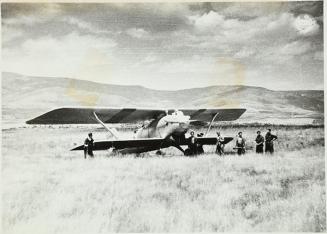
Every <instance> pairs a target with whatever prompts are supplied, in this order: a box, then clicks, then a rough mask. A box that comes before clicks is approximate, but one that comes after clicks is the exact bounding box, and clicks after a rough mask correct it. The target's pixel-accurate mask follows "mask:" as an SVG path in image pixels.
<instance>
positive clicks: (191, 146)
mask: <svg viewBox="0 0 327 234" xmlns="http://www.w3.org/2000/svg"><path fill="white" fill-rule="evenodd" d="M190 134H191V136H190V137H189V138H188V147H189V149H190V151H191V155H195V154H196V153H197V152H196V138H195V136H194V132H193V131H192V132H191V133H190Z"/></svg>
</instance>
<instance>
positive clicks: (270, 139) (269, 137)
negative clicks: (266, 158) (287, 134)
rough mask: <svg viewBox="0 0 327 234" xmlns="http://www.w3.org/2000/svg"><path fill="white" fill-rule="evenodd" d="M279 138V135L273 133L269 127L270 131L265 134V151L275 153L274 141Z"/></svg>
mask: <svg viewBox="0 0 327 234" xmlns="http://www.w3.org/2000/svg"><path fill="white" fill-rule="evenodd" d="M276 139H277V136H275V135H273V134H271V129H268V132H267V134H266V136H265V141H266V145H265V146H266V149H265V152H268V153H271V154H272V153H274V141H275V140H276Z"/></svg>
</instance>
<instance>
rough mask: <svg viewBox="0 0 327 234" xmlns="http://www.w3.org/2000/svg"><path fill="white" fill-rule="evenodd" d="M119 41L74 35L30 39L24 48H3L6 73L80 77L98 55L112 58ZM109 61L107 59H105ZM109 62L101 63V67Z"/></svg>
mask: <svg viewBox="0 0 327 234" xmlns="http://www.w3.org/2000/svg"><path fill="white" fill-rule="evenodd" d="M115 45H116V44H115V42H113V41H112V40H110V39H108V38H100V37H94V36H90V35H80V34H78V33H75V32H73V33H71V34H68V35H66V36H62V37H59V38H52V37H49V36H46V37H41V38H37V39H29V40H26V41H25V42H24V43H23V44H22V45H21V46H20V47H19V46H17V47H16V46H15V47H9V48H4V49H3V51H2V52H3V60H2V61H3V70H5V71H12V72H17V73H22V74H30V75H45V76H76V74H77V73H78V72H79V71H80V70H81V66H85V65H92V62H93V60H94V57H92V56H90V55H92V54H95V53H99V54H105V55H108V56H110V54H111V53H112V50H113V48H114V47H115ZM104 58H105V57H104ZM104 62H105V61H101V60H100V61H97V64H99V63H104Z"/></svg>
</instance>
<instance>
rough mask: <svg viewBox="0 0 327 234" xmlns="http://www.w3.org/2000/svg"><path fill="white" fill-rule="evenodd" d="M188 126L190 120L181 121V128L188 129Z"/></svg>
mask: <svg viewBox="0 0 327 234" xmlns="http://www.w3.org/2000/svg"><path fill="white" fill-rule="evenodd" d="M188 126H189V123H188V122H183V123H180V124H179V127H180V128H183V129H188Z"/></svg>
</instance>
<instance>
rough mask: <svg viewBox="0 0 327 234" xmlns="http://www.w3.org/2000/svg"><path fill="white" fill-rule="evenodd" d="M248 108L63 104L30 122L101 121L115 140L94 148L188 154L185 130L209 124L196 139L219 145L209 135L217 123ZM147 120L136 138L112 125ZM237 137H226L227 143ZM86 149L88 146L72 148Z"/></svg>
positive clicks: (198, 141)
mask: <svg viewBox="0 0 327 234" xmlns="http://www.w3.org/2000/svg"><path fill="white" fill-rule="evenodd" d="M245 111H246V109H243V108H230V109H215V108H209V109H206V108H203V109H146V108H140V109H138V108H108V107H96V108H93V107H63V108H59V109H54V110H52V111H49V112H47V113H45V114H43V115H40V116H38V117H36V118H34V119H31V120H28V121H26V123H27V124H41V125H43V124H46V125H49V124H53V125H54V124H96V123H99V124H101V125H102V126H103V127H104V128H105V129H106V130H107V131H108V132H109V133H110V134H111V135H112V136H113V138H115V139H112V140H107V141H97V142H94V148H93V150H95V151H97V150H109V149H113V151H114V152H116V153H120V154H130V153H136V154H139V153H143V152H148V151H155V150H157V153H158V154H161V149H164V148H168V147H175V148H177V149H178V150H180V151H181V152H182V153H183V154H184V155H191V154H192V152H191V150H190V149H189V148H186V149H183V148H182V146H187V145H188V144H189V143H188V140H187V139H186V138H185V133H187V131H188V130H189V129H190V127H191V126H199V125H201V124H202V126H203V125H207V124H208V123H210V124H209V127H208V129H207V131H206V133H205V134H204V136H203V137H198V138H197V139H196V141H197V143H198V144H201V145H215V144H216V143H217V138H216V137H207V135H208V133H209V131H210V128H211V126H212V124H213V122H218V121H234V120H237V119H238V118H239V117H240V116H241V115H242V114H243V113H244V112H245ZM142 121H143V122H144V121H147V124H143V126H142V127H140V128H139V129H137V130H136V131H135V132H134V137H133V139H122V138H121V137H120V135H119V133H118V131H117V130H116V128H114V127H112V126H108V124H121V123H140V122H142ZM106 124H107V125H106ZM232 140H233V137H225V138H224V142H223V143H224V144H227V143H228V142H230V141H232ZM71 150H73V151H75V150H84V145H80V146H78V147H75V148H73V149H71Z"/></svg>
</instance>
